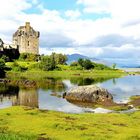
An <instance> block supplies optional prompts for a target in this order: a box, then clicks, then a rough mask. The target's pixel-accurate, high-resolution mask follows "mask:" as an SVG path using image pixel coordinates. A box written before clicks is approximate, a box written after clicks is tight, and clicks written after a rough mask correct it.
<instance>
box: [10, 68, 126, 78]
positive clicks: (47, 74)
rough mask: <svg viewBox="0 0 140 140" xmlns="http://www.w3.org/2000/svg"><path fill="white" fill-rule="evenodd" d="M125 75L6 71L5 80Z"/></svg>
mask: <svg viewBox="0 0 140 140" xmlns="http://www.w3.org/2000/svg"><path fill="white" fill-rule="evenodd" d="M124 75H126V74H125V73H124V72H122V71H119V70H118V71H116V70H91V71H87V70H83V71H82V70H63V71H41V70H29V71H25V72H14V71H8V72H7V78H9V79H10V78H11V77H12V79H13V78H14V79H21V78H27V79H31V80H39V79H45V78H46V77H53V78H64V79H67V78H71V77H83V78H98V77H99V78H100V77H105V78H107V77H108V78H118V77H121V76H124Z"/></svg>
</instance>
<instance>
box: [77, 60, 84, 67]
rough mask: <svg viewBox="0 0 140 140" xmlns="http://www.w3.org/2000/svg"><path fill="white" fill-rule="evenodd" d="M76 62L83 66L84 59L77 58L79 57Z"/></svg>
mask: <svg viewBox="0 0 140 140" xmlns="http://www.w3.org/2000/svg"><path fill="white" fill-rule="evenodd" d="M78 63H79V65H80V66H81V67H83V66H84V59H82V58H79V59H78Z"/></svg>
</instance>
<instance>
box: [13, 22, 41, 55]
mask: <svg viewBox="0 0 140 140" xmlns="http://www.w3.org/2000/svg"><path fill="white" fill-rule="evenodd" d="M13 44H15V45H17V46H18V48H19V52H20V53H32V54H39V32H38V31H35V30H34V29H33V28H32V27H31V26H30V23H29V22H27V23H26V25H25V26H21V27H19V29H18V30H17V31H16V32H15V33H14V35H13Z"/></svg>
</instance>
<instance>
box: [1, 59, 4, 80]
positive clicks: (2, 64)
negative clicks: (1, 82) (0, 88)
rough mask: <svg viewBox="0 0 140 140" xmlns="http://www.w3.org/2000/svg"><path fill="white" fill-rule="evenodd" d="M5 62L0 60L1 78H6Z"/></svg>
mask: <svg viewBox="0 0 140 140" xmlns="http://www.w3.org/2000/svg"><path fill="white" fill-rule="evenodd" d="M4 70H5V61H4V60H3V59H0V78H3V77H5V71H4Z"/></svg>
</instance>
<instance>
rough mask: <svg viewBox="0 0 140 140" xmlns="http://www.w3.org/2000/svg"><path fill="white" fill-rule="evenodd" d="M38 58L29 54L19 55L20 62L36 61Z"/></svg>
mask: <svg viewBox="0 0 140 140" xmlns="http://www.w3.org/2000/svg"><path fill="white" fill-rule="evenodd" d="M38 59H39V56H38V55H36V54H30V53H21V54H20V56H19V60H20V61H38Z"/></svg>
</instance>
